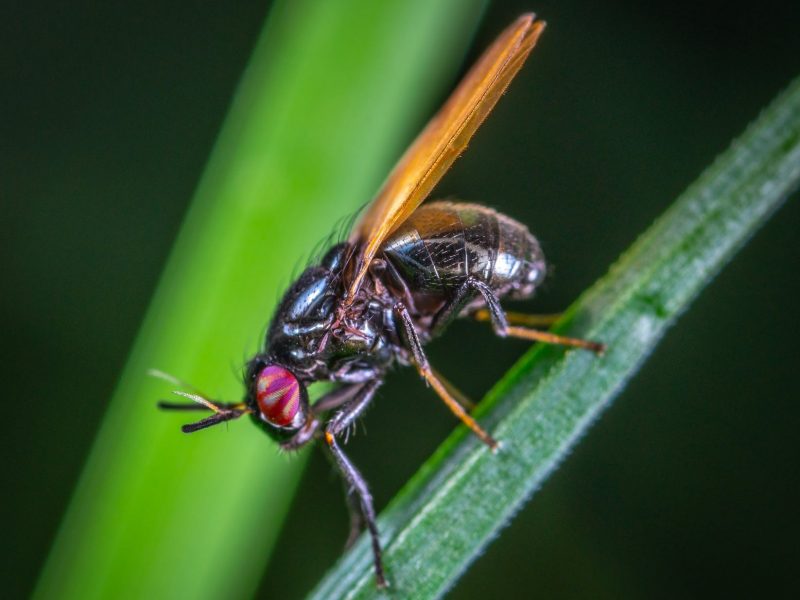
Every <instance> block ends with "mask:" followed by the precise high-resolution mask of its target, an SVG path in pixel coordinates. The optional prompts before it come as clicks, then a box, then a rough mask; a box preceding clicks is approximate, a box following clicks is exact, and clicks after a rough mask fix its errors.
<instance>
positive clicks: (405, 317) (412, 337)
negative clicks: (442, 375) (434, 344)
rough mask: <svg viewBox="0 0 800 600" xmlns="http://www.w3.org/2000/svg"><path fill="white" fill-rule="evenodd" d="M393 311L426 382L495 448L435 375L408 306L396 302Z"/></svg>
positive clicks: (475, 431) (459, 416) (454, 411)
mask: <svg viewBox="0 0 800 600" xmlns="http://www.w3.org/2000/svg"><path fill="white" fill-rule="evenodd" d="M394 312H395V314H396V315H397V316H398V317H399V319H400V323H401V324H402V327H403V333H404V334H405V336H404V337H405V343H406V346H407V347H408V349H409V350H410V351H411V354H412V355H413V356H414V364H415V365H416V366H417V370H418V371H419V374H420V375H422V377H423V378H424V379H425V381H427V382H428V384H429V385H430V386H431V387H432V388H433V389H434V391H436V393H437V394H438V395H439V397H440V398H441V399H442V401H444V403H445V404H446V405H447V408H449V409H450V410H451V411H452V413H453V414H454V415H455V416H457V417H458V418H459V419H461V422H462V423H464V425H466V426H467V427H469V428H470V429H471V430H472V432H473V433H474V434H475V435H477V436H478V438H479V439H480V440H481V441H482V442H483V443H485V444H486V445H487V446H489V448H491V449H492V451H495V450H497V448H498V446H499V444H498V443H497V440H495V439H494V438H493V437H492V436H490V435H489V434H488V433H486V432H485V431H484V430H483V428H482V427H481V426H480V425H478V422H477V421H476V420H475V419H473V418H472V417H471V416H470V415H469V413H467V411H466V410H464V407H463V406H462V405H461V404H460V403H459V401H458V400H457V399H456V398H455V397H454V396H453V394H451V393H450V392H449V391H448V389H447V386H446V385H445V384H444V383H442V381H441V380H440V379H439V378H438V377H437V376H436V374H435V373H434V371H433V369H432V368H431V366H430V364H429V363H428V357H427V356H425V351H424V350H423V349H422V342H421V341H420V339H419V334H418V333H417V330H416V328H415V327H414V322H413V320H412V319H411V315H410V314H409V312H408V308H406V306H405V305H404V304H403V303H402V302H398V303H397V304H395V305H394Z"/></svg>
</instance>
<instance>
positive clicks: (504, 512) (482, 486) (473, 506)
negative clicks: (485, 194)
mask: <svg viewBox="0 0 800 600" xmlns="http://www.w3.org/2000/svg"><path fill="white" fill-rule="evenodd" d="M798 181H800V79H799V80H796V81H794V82H793V83H792V84H791V85H790V87H789V88H788V89H787V90H786V91H785V92H784V93H783V94H781V95H780V96H779V97H778V98H777V99H776V100H775V101H774V102H773V103H772V104H771V105H770V106H769V107H768V108H767V109H766V110H765V111H764V112H763V113H762V115H761V116H760V117H759V118H758V119H757V120H756V121H755V122H754V123H753V124H752V125H751V126H750V127H749V128H748V129H747V130H746V131H745V133H744V134H743V135H742V136H741V138H740V139H739V140H738V141H736V142H735V143H734V144H733V145H732V147H731V148H730V149H728V150H727V151H726V152H725V153H724V154H723V155H721V156H720V157H719V158H718V159H717V160H716V161H715V162H714V163H713V164H712V165H711V166H710V167H709V168H708V169H707V170H706V171H705V172H704V173H703V174H702V175H701V176H700V178H699V179H698V180H697V181H696V182H695V183H694V184H692V185H691V186H690V187H689V188H688V189H687V190H686V192H685V193H684V194H683V195H682V196H681V197H680V198H679V199H678V200H677V201H676V202H675V204H674V205H673V206H672V207H671V208H670V209H669V210H668V211H667V212H666V213H665V214H664V215H662V216H661V218H659V219H658V221H657V222H656V223H655V224H654V225H653V226H652V227H651V228H650V229H649V230H648V231H647V232H646V233H645V234H644V235H642V236H641V238H639V239H638V240H637V241H636V243H635V244H634V245H633V246H632V247H631V248H630V249H629V250H628V251H627V252H626V253H625V254H624V255H623V256H622V257H621V258H620V260H619V261H618V262H617V264H616V265H614V266H613V267H612V268H611V270H610V272H609V273H608V275H606V276H605V277H604V278H603V279H601V280H600V281H599V282H598V283H597V284H596V285H595V286H593V287H592V288H591V289H590V290H589V291H588V292H587V293H586V294H584V295H583V296H582V297H581V298H580V299H579V300H578V301H577V302H576V303H575V305H574V306H573V307H572V308H571V309H570V310H569V311H568V312H567V313H566V314H565V315H564V317H563V319H562V320H561V321H560V322H559V323H558V324H557V326H556V328H555V329H556V330H557V331H559V332H561V333H567V334H570V335H577V336H581V337H586V338H590V339H597V340H601V341H603V342H605V343H607V344H608V346H609V349H608V351H607V353H606V354H605V355H604V356H603V357H599V358H598V357H596V356H593V355H592V354H590V353H589V352H585V351H580V350H570V351H564V350H563V349H560V348H556V347H552V346H550V347H547V346H537V347H534V348H533V349H532V350H531V351H530V352H529V353H527V354H526V355H525V356H524V357H523V358H522V359H521V360H520V361H519V362H518V363H517V364H516V365H515V366H514V367H513V368H512V369H511V370H510V371H509V372H508V374H507V375H506V376H505V377H504V378H503V379H502V380H501V381H500V382H499V383H498V384H497V385H496V386H495V387H494V388H493V389H492V390H491V392H490V393H489V394H488V396H487V398H486V399H485V400H484V402H483V403H482V404H481V405H480V406H479V409H478V413H477V414H478V415H479V416H480V417H481V419H480V420H481V422H482V423H483V424H484V425H486V426H487V427H488V429H489V431H490V432H492V433H494V434H495V435H496V436H497V437H498V438H499V439H500V440H502V442H503V444H504V445H503V448H502V450H501V451H500V452H499V453H497V454H496V455H492V454H491V453H490V452H489V451H488V450H487V449H486V448H485V447H483V446H482V445H481V444H480V443H479V442H478V441H477V440H476V439H474V438H473V437H471V436H468V435H466V431H465V430H464V428H463V427H461V428H459V429H458V430H457V431H456V432H455V433H454V434H453V435H452V436H451V437H450V438H448V440H447V441H446V442H445V443H444V444H443V445H442V446H441V447H440V448H439V450H438V451H437V452H436V453H435V455H434V456H433V457H432V458H431V459H430V460H429V461H428V462H427V463H426V464H425V465H424V466H423V467H422V469H421V470H420V471H419V473H417V475H416V476H415V477H414V478H413V479H412V480H411V481H410V482H409V483H408V484H407V485H406V486H405V487H404V488H403V490H401V492H400V493H399V494H398V496H397V497H396V498H395V499H394V500H393V501H392V502H391V504H390V506H389V507H388V508H387V510H386V511H385V512H384V513H383V514H382V516H381V517H380V519H379V528H380V531H381V533H382V539H383V542H384V544H385V547H386V553H385V562H386V567H387V576H388V578H389V581H390V583H391V586H392V587H391V588H390V590H389V591H388V592H384V591H381V590H378V589H376V587H375V582H374V578H373V575H372V572H371V556H370V552H369V548H368V547H367V545H366V544H365V540H363V539H362V540H361V541H360V542H359V543H358V544H357V546H356V547H354V548H353V550H352V551H351V552H349V553H348V554H347V555H346V556H345V557H344V558H343V559H342V560H341V561H340V562H339V564H337V565H336V567H335V568H334V569H333V570H331V571H330V572H329V573H328V575H327V576H326V577H325V579H324V580H323V581H322V582H321V583H320V584H319V586H318V587H317V589H316V590H315V591H314V592H313V593H312V596H311V597H312V598H320V599H323V598H324V599H326V600H330V599H334V598H372V597H382V596H386V597H390V596H391V597H397V598H431V597H436V596H439V595H441V594H442V593H443V592H444V591H446V590H447V589H448V588H450V587H451V586H452V585H453V584H454V582H455V581H456V580H457V579H458V577H459V575H460V574H461V573H462V572H463V571H464V570H465V569H466V568H467V566H468V565H469V564H470V562H471V561H473V560H474V559H475V557H476V556H478V555H479V554H480V552H481V550H482V549H483V548H484V547H485V545H486V544H487V543H488V542H489V541H490V540H491V539H492V538H493V537H494V536H496V535H497V533H498V531H499V530H500V528H501V527H503V526H504V525H505V524H507V523H508V521H509V520H510V519H511V517H512V516H513V515H514V513H515V512H516V511H517V510H518V509H519V507H520V506H521V505H522V503H523V502H525V500H526V499H528V498H529V497H530V496H531V494H532V493H533V492H534V491H535V490H536V489H537V487H539V486H540V485H541V483H542V482H543V481H544V479H545V478H546V477H547V475H548V474H549V473H551V472H552V471H553V470H554V469H555V468H557V466H558V464H559V462H560V461H561V460H562V458H563V457H564V456H565V454H566V453H567V451H568V450H569V448H570V447H571V446H572V445H573V444H575V443H576V442H577V440H578V439H579V437H580V436H581V435H583V434H584V433H585V432H586V430H587V429H588V427H589V426H590V425H591V424H592V422H593V421H594V420H595V419H596V418H597V416H598V414H599V413H600V412H601V411H602V410H603V408H604V407H606V406H607V405H608V404H609V402H610V401H611V400H612V399H613V398H614V396H615V395H616V394H617V393H618V392H619V391H620V390H621V389H622V388H623V387H624V386H625V383H626V382H627V380H628V379H629V378H630V377H631V376H632V375H633V374H634V373H635V372H636V371H637V370H638V368H639V366H640V365H641V363H642V362H643V361H644V360H645V359H646V358H647V356H648V355H649V354H650V352H652V350H653V348H654V347H655V345H656V344H657V343H658V341H659V340H660V339H661V337H662V336H663V334H664V332H665V331H666V330H667V328H668V327H669V326H670V325H672V323H673V322H674V321H675V319H676V317H677V316H678V315H679V314H680V313H681V312H682V311H684V310H686V308H687V307H688V306H689V304H690V303H691V301H692V299H693V298H694V297H695V296H696V295H697V294H698V293H699V292H700V290H701V289H702V288H703V287H704V286H705V285H707V284H708V283H709V282H710V281H711V279H712V278H713V277H714V275H715V274H716V273H717V272H718V271H719V270H720V269H721V268H722V267H723V266H724V265H725V263H726V262H727V261H728V260H729V259H730V258H731V256H733V254H734V253H735V252H736V251H737V250H738V249H739V248H740V247H741V246H742V245H743V244H744V243H745V242H746V241H747V239H748V238H749V237H750V236H751V235H752V234H753V232H754V231H755V230H756V229H757V228H758V227H759V226H760V225H761V224H762V223H763V222H764V221H765V220H766V219H767V218H768V217H769V216H770V215H771V214H772V213H773V212H774V211H775V210H776V209H777V208H778V207H779V206H780V205H781V203H782V202H783V201H784V200H785V199H786V198H787V196H788V195H789V194H790V193H791V192H792V191H793V190H794V189H796V187H797V185H798Z"/></svg>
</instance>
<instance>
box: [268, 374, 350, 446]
mask: <svg viewBox="0 0 800 600" xmlns="http://www.w3.org/2000/svg"><path fill="white" fill-rule="evenodd" d="M364 385H365V384H358V385H344V386H341V387H338V388H336V389H333V390H331V391H330V392H328V393H326V394H325V395H323V396H322V397H321V398H320V399H319V400H317V401H316V402H315V403H314V404H313V405H312V406H311V410H310V411H309V415H308V419H307V420H306V423H305V425H303V427H302V428H300V430H299V431H298V432H297V433H295V434H294V435H293V436H292V437H290V438H289V439H288V440H286V441H285V442H283V443H281V449H282V450H286V451H287V452H292V451H295V450H299V449H300V448H302V447H303V446H305V445H306V444H307V443H308V442H310V441H311V440H313V439H314V438H315V437H316V435H317V432H318V431H319V428H320V425H321V424H322V421H321V420H320V415H321V414H323V413H325V412H328V411H329V410H332V409H334V408H337V407H339V406H342V405H343V404H345V403H347V402H348V401H349V400H350V399H351V398H353V397H355V396H356V395H357V394H358V393H359V391H360V390H362V389H363V388H364Z"/></svg>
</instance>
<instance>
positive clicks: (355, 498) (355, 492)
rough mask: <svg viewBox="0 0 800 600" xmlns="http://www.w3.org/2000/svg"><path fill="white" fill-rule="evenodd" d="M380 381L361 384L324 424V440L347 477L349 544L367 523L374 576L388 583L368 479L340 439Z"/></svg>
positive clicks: (361, 411) (335, 461)
mask: <svg viewBox="0 0 800 600" xmlns="http://www.w3.org/2000/svg"><path fill="white" fill-rule="evenodd" d="M380 385H381V381H379V380H374V381H370V382H368V383H366V384H364V385H363V386H362V389H361V390H360V391H359V393H358V394H356V395H355V396H354V397H353V398H352V399H351V400H350V401H349V402H347V403H346V404H344V405H343V406H342V408H341V409H339V410H338V411H336V412H335V413H334V415H333V416H332V417H331V419H330V420H329V421H328V422H327V423H326V425H325V436H324V439H325V443H326V444H327V447H328V450H329V451H330V454H331V456H332V457H333V461H334V464H335V465H336V466H337V467H338V469H339V472H340V473H341V475H342V478H343V479H344V484H345V494H346V500H347V506H348V508H349V509H350V511H351V513H350V535H349V536H348V538H347V543H348V545H349V544H351V543H352V542H353V540H355V537H356V535H357V534H358V531H359V530H360V528H361V524H362V522H363V523H366V526H367V530H368V531H369V534H370V538H371V541H372V556H373V561H374V566H375V579H376V580H377V582H378V587H386V578H385V577H384V574H383V559H382V552H381V544H380V539H379V538H378V526H377V525H376V524H375V519H376V516H375V507H374V505H373V502H372V494H370V491H369V487H368V486H367V482H366V481H365V480H364V477H363V476H362V475H361V473H360V472H359V471H358V469H356V467H355V466H354V465H353V463H351V462H350V459H348V458H347V456H346V455H345V453H344V451H343V450H342V449H341V447H340V446H339V444H338V442H337V439H336V438H337V437H339V436H340V435H342V434H343V433H345V432H346V431H347V430H348V428H349V427H350V425H352V424H353V422H354V421H355V420H356V419H357V418H358V417H359V416H360V415H361V414H362V413H363V412H364V410H365V409H366V408H367V406H369V403H370V402H371V401H372V398H373V397H374V395H375V391H376V390H377V389H378V387H379V386H380Z"/></svg>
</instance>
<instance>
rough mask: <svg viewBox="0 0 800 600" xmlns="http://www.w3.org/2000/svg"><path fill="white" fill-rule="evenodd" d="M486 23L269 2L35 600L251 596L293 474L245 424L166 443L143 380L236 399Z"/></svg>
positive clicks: (386, 9) (395, 8)
mask: <svg viewBox="0 0 800 600" xmlns="http://www.w3.org/2000/svg"><path fill="white" fill-rule="evenodd" d="M482 8H483V2H482V1H481V0H470V1H468V2H459V1H456V0H447V1H444V2H435V3H431V2H427V1H426V0H410V1H409V0H396V1H392V2H372V1H371V0H348V1H345V2H336V3H334V2H319V1H316V0H293V1H284V2H278V3H276V6H275V7H274V9H273V11H272V15H271V17H270V19H269V20H268V23H267V25H266V27H265V29H264V31H263V33H262V35H261V37H260V40H259V41H258V44H257V46H256V48H255V51H254V55H253V57H252V59H251V61H250V63H249V65H248V68H247V71H246V73H245V76H244V78H243V80H242V82H241V84H240V87H239V89H238V91H237V94H236V97H235V100H234V102H233V105H232V107H231V110H230V114H229V116H228V118H227V120H226V122H225V126H224V128H223V131H222V133H221V136H220V138H219V140H218V142H217V144H216V147H215V149H214V152H213V155H212V157H211V159H210V162H209V164H208V167H207V170H206V172H205V174H204V176H203V179H202V181H201V183H200V186H199V188H198V191H197V194H196V197H195V199H194V202H193V204H192V207H191V209H190V212H189V214H188V215H187V218H186V220H185V222H184V225H183V227H182V230H181V233H180V236H179V239H178V241H177V243H176V246H175V248H174V250H173V253H172V255H171V257H170V259H169V263H168V265H167V268H166V270H165V272H164V275H163V277H162V279H161V283H160V285H159V287H158V290H157V293H156V296H155V298H154V300H153V304H152V306H151V307H150V310H149V311H148V314H147V317H146V319H145V322H144V324H143V327H142V330H141V332H140V334H139V336H138V338H137V340H136V343H135V346H134V348H133V350H132V353H131V356H130V359H129V361H128V364H127V366H126V368H125V370H124V373H123V375H122V378H121V381H120V383H119V386H118V388H117V390H116V393H115V395H114V398H113V399H112V401H111V403H110V405H109V408H108V412H107V415H106V418H105V421H104V423H103V425H102V428H101V430H100V432H99V433H98V437H97V439H96V441H95V444H94V447H93V450H92V453H91V456H90V457H89V459H88V461H87V464H86V467H85V469H84V472H83V474H82V477H81V479H80V481H79V483H78V486H77V488H76V491H75V494H74V496H73V498H72V501H71V504H70V506H69V509H68V511H67V514H66V516H65V518H64V520H63V522H62V525H61V528H60V530H59V533H58V535H57V538H56V540H55V543H54V546H53V548H52V551H51V553H50V555H49V558H48V560H47V562H46V565H45V567H44V570H43V572H42V575H41V577H40V580H39V582H38V587H37V589H36V593H35V595H36V597H38V598H52V597H57V598H81V599H82V600H83V599H87V598H126V597H137V598H150V597H159V598H182V597H186V598H212V597H243V596H246V595H249V594H251V593H252V592H253V590H254V589H255V587H256V585H257V583H258V580H259V578H260V575H261V572H262V570H263V567H264V565H265V563H266V561H267V559H268V556H269V552H270V549H271V546H272V544H273V542H274V540H275V538H276V536H277V534H278V531H279V528H280V525H281V522H282V520H283V515H284V514H285V511H286V509H287V507H288V503H289V500H290V497H291V495H292V493H293V489H294V486H295V483H296V481H297V477H298V474H299V468H300V466H301V465H302V461H297V460H295V461H292V462H289V461H287V460H286V459H285V458H284V457H280V456H279V455H278V453H277V451H276V449H275V447H274V445H273V444H272V443H271V442H270V440H268V439H267V438H266V437H264V435H263V434H262V433H261V432H259V431H258V430H257V428H255V427H252V426H251V425H250V424H249V423H233V424H231V425H230V426H229V427H225V426H220V427H216V428H213V429H210V430H208V431H206V432H203V433H199V434H195V435H192V436H184V435H182V434H181V433H180V431H179V425H180V424H181V423H182V422H184V421H185V417H186V415H185V414H184V415H174V414H173V415H170V414H165V413H159V412H157V411H156V408H155V401H156V400H157V399H158V398H160V397H161V398H163V397H165V396H167V395H168V393H169V391H170V386H168V385H166V384H165V383H164V382H161V381H156V380H153V379H150V378H148V377H147V376H146V375H145V373H146V371H147V369H148V368H150V367H157V368H159V369H161V370H164V371H166V372H169V373H171V374H174V375H176V376H178V377H181V378H183V379H185V380H187V381H190V382H192V383H193V384H194V385H196V386H197V387H199V388H200V389H203V390H206V391H207V392H208V393H209V394H211V395H212V396H214V397H219V398H225V399H237V398H240V397H241V394H242V390H241V388H240V381H239V376H238V370H239V368H240V366H241V364H242V362H243V359H244V358H245V357H246V356H247V355H249V354H250V353H251V352H253V351H255V349H256V348H257V346H258V344H259V342H260V338H261V336H262V333H263V328H264V326H265V324H266V321H267V319H268V318H269V316H270V314H271V312H272V309H273V306H274V302H275V300H276V299H277V297H278V294H279V293H280V291H281V290H282V289H283V288H284V287H285V285H286V284H287V282H288V280H289V277H290V274H291V271H292V270H293V268H295V267H296V265H297V264H298V263H301V261H302V260H303V257H306V256H308V253H309V251H310V249H311V248H312V247H313V246H314V245H315V243H316V242H318V241H319V240H320V239H321V238H323V237H324V236H325V235H326V234H328V233H329V232H330V230H331V226H332V224H333V223H335V222H336V221H337V220H338V219H339V218H340V217H341V216H342V215H343V214H347V212H348V211H351V212H352V211H354V210H355V209H357V208H358V207H359V206H361V205H362V204H363V203H365V202H367V201H368V200H369V198H370V196H371V195H372V194H373V193H374V191H375V189H376V188H377V186H378V184H379V183H380V181H381V179H382V178H383V177H384V176H385V174H386V172H387V170H388V168H389V167H390V166H391V164H392V162H393V161H394V160H395V158H396V157H397V156H398V154H399V152H400V151H401V150H402V148H403V146H404V144H405V142H406V141H407V139H408V138H409V137H410V136H411V135H412V134H413V132H414V130H415V129H416V128H417V126H418V125H419V122H420V121H421V120H422V118H423V116H424V113H425V111H426V110H428V109H430V105H431V103H432V100H433V98H434V96H435V94H436V93H437V92H441V91H442V87H444V85H446V84H447V82H448V81H449V80H450V76H451V74H452V71H453V69H454V67H455V66H456V65H457V63H458V60H459V59H460V58H461V56H462V51H463V48H464V47H465V46H466V43H467V41H468V38H469V36H470V34H471V33H472V31H473V29H474V27H475V25H476V23H477V19H478V16H479V13H480V12H481V10H482ZM197 93H198V94H202V93H203V90H198V91H197ZM268 249H269V250H268Z"/></svg>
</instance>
